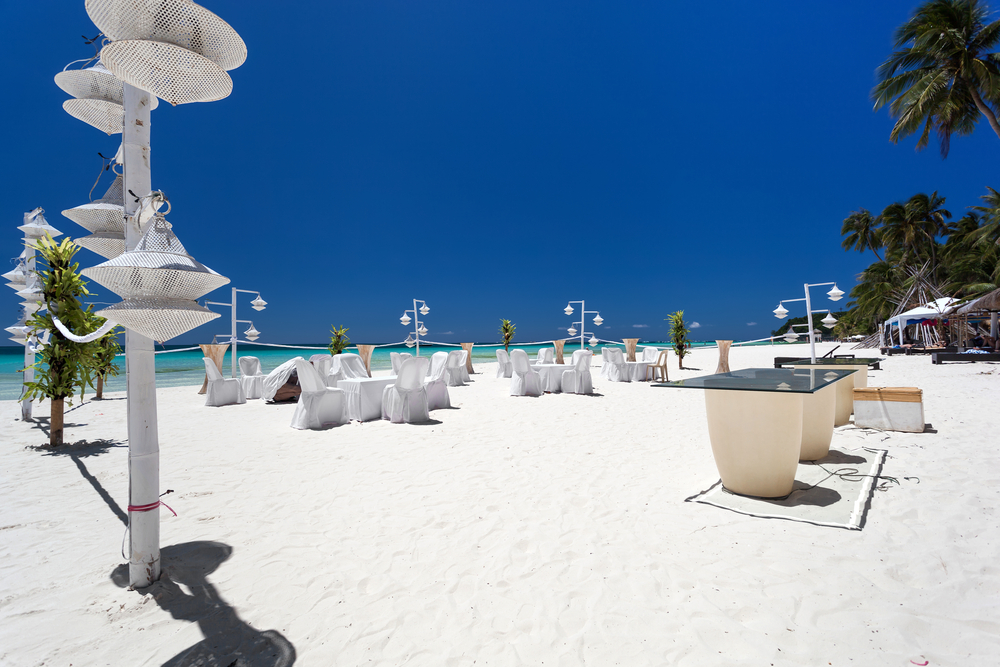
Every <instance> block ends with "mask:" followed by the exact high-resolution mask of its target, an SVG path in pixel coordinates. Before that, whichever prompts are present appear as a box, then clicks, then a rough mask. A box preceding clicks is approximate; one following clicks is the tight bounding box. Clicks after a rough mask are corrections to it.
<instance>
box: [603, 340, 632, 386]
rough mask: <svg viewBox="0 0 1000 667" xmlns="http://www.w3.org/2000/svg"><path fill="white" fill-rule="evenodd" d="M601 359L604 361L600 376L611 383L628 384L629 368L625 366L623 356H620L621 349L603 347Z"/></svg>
mask: <svg viewBox="0 0 1000 667" xmlns="http://www.w3.org/2000/svg"><path fill="white" fill-rule="evenodd" d="M601 357H603V359H604V366H603V367H602V368H601V375H603V376H604V377H606V378H608V379H609V380H611V381H612V382H628V381H629V380H630V373H629V368H628V366H627V365H626V364H625V355H624V354H622V351H621V348H617V347H605V348H603V349H602V350H601Z"/></svg>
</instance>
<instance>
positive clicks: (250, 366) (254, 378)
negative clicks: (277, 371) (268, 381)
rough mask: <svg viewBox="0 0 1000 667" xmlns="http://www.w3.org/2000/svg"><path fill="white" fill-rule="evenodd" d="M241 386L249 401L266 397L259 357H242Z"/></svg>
mask: <svg viewBox="0 0 1000 667" xmlns="http://www.w3.org/2000/svg"><path fill="white" fill-rule="evenodd" d="M240 386H241V387H243V396H244V397H246V398H247V399H254V398H260V397H261V396H263V395H264V374H263V373H261V371H260V359H258V358H257V357H240Z"/></svg>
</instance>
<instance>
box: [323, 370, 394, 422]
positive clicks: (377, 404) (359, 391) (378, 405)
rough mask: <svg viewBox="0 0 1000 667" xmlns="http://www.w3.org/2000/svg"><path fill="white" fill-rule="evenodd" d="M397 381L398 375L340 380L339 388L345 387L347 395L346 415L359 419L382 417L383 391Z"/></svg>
mask: <svg viewBox="0 0 1000 667" xmlns="http://www.w3.org/2000/svg"><path fill="white" fill-rule="evenodd" d="M394 382H396V377H395V376H394V375H390V376H388V377H377V378H354V379H352V380H338V381H337V389H343V390H344V394H345V395H346V397H347V408H346V413H347V414H346V417H347V418H348V419H357V420H358V421H363V422H366V421H371V420H373V419H381V418H382V392H383V390H384V389H385V388H386V387H388V386H389V385H391V384H393V383H394Z"/></svg>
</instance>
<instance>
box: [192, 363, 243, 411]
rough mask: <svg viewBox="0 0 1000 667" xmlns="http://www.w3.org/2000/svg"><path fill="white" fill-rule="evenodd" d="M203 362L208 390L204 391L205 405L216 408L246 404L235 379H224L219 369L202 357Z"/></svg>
mask: <svg viewBox="0 0 1000 667" xmlns="http://www.w3.org/2000/svg"><path fill="white" fill-rule="evenodd" d="M202 361H204V362H205V375H206V376H208V389H207V390H206V391H205V405H209V406H213V407H218V406H221V405H239V404H241V403H246V402H247V399H246V398H245V397H244V396H243V387H241V386H240V381H239V380H237V379H236V378H224V377H222V373H221V372H219V367H218V366H216V365H215V362H214V361H212V360H211V359H209V358H208V357H202Z"/></svg>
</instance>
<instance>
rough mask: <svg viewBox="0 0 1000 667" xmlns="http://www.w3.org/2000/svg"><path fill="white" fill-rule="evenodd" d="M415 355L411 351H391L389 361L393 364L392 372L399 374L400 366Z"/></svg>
mask: <svg viewBox="0 0 1000 667" xmlns="http://www.w3.org/2000/svg"><path fill="white" fill-rule="evenodd" d="M412 357H413V355H412V354H410V353H409V352H390V353H389V363H390V364H392V374H393V375H399V367H400V366H401V365H402V364H403V362H404V361H406V360H407V359H410V358H412Z"/></svg>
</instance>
